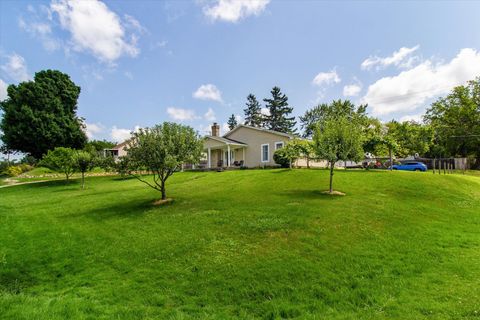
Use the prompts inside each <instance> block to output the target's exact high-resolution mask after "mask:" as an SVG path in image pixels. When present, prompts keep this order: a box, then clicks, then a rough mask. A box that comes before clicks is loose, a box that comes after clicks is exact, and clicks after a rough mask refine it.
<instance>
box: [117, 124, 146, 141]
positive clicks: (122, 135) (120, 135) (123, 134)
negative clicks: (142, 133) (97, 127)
mask: <svg viewBox="0 0 480 320" xmlns="http://www.w3.org/2000/svg"><path fill="white" fill-rule="evenodd" d="M139 129H140V126H135V128H134V129H133V130H131V129H122V128H117V126H113V127H112V129H111V131H110V137H111V138H112V140H113V141H115V142H117V143H120V142H123V141H125V140H128V139H130V137H131V136H132V132H137V131H138V130H139Z"/></svg>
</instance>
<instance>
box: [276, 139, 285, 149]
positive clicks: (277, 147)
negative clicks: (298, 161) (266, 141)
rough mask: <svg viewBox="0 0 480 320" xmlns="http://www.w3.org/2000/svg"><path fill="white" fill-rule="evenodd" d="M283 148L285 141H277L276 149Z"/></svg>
mask: <svg viewBox="0 0 480 320" xmlns="http://www.w3.org/2000/svg"><path fill="white" fill-rule="evenodd" d="M280 148H283V141H280V142H275V150H278V149H280Z"/></svg>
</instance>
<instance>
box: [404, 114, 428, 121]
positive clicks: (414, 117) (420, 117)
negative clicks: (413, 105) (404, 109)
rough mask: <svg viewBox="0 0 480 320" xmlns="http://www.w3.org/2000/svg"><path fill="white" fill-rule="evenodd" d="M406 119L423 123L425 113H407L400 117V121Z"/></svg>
mask: <svg viewBox="0 0 480 320" xmlns="http://www.w3.org/2000/svg"><path fill="white" fill-rule="evenodd" d="M404 121H415V122H418V123H421V122H423V113H419V114H410V115H405V116H403V117H401V118H400V122H404Z"/></svg>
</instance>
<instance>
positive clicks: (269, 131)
mask: <svg viewBox="0 0 480 320" xmlns="http://www.w3.org/2000/svg"><path fill="white" fill-rule="evenodd" d="M240 128H247V129H252V130H257V131H261V132H268V133H271V134H276V135H279V136H282V137H288V138H295V136H294V135H293V134H289V133H283V132H279V131H275V130H269V129H265V128H257V127H252V126H247V125H245V124H239V125H238V126H236V127H235V128H233V129H232V130H230V131H228V132H227V133H225V134H224V135H223V137H224V138H227V137H228V136H229V135H231V134H232V133H234V132H235V131H237V130H238V129H240Z"/></svg>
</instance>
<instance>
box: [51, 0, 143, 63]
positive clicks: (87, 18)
mask: <svg viewBox="0 0 480 320" xmlns="http://www.w3.org/2000/svg"><path fill="white" fill-rule="evenodd" d="M50 9H51V11H52V12H55V13H57V15H58V18H59V21H60V25H61V27H62V28H63V29H65V30H67V31H68V32H69V33H70V34H71V39H70V45H71V46H72V48H73V50H75V51H79V52H83V51H85V52H89V53H91V54H93V55H94V56H95V57H96V58H97V59H98V60H100V61H103V62H109V63H113V62H114V61H115V60H116V59H118V58H119V57H121V56H123V55H128V56H131V57H135V56H137V55H138V53H139V52H140V49H139V48H138V46H137V38H138V37H137V35H136V34H134V33H130V34H127V33H126V31H125V28H126V27H127V28H129V27H130V28H133V29H136V30H137V31H138V28H140V24H139V23H138V21H137V20H135V19H134V18H133V17H130V16H126V20H125V21H122V20H121V19H120V18H119V17H118V15H117V14H116V13H114V12H113V11H111V10H110V9H109V8H108V7H107V6H106V5H105V4H104V3H103V2H101V1H98V0H91V1H82V0H53V1H52V3H51V5H50Z"/></svg>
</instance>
